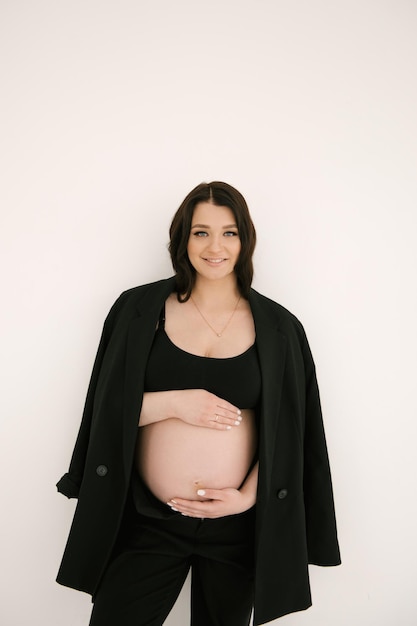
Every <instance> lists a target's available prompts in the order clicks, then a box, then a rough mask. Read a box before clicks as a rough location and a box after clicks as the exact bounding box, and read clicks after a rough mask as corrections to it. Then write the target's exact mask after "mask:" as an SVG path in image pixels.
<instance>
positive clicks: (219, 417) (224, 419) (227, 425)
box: [209, 413, 242, 430]
mask: <svg viewBox="0 0 417 626" xmlns="http://www.w3.org/2000/svg"><path fill="white" fill-rule="evenodd" d="M209 421H210V422H211V426H212V427H213V428H219V429H220V430H230V429H231V428H232V427H233V426H240V424H241V422H242V416H241V415H234V416H233V417H231V416H230V415H224V414H223V413H216V414H215V415H214V416H213V417H212V418H211V419H210V420H209Z"/></svg>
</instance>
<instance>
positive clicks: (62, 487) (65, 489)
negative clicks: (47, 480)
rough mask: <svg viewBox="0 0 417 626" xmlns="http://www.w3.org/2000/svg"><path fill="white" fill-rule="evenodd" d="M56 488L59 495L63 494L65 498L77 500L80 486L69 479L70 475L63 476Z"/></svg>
mask: <svg viewBox="0 0 417 626" xmlns="http://www.w3.org/2000/svg"><path fill="white" fill-rule="evenodd" d="M56 487H57V489H58V491H59V493H62V494H64V496H67V498H78V494H79V491H80V485H79V483H78V482H76V481H75V480H74V479H73V478H71V476H70V474H68V473H67V474H64V475H63V477H62V478H61V480H59V481H58V482H57V484H56Z"/></svg>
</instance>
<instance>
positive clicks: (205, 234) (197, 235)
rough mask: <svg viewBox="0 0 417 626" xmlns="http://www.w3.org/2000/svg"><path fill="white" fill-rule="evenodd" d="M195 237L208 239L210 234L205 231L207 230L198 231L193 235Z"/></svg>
mask: <svg viewBox="0 0 417 626" xmlns="http://www.w3.org/2000/svg"><path fill="white" fill-rule="evenodd" d="M193 235H194V236H195V237H207V236H208V233H206V231H205V230H196V231H195V232H194V233H193Z"/></svg>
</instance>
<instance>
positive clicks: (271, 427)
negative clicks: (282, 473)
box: [249, 290, 287, 496]
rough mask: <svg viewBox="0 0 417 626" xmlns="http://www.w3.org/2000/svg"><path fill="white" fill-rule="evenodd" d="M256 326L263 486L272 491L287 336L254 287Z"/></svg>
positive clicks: (252, 291) (261, 484)
mask: <svg viewBox="0 0 417 626" xmlns="http://www.w3.org/2000/svg"><path fill="white" fill-rule="evenodd" d="M249 301H250V305H251V309H252V314H253V318H254V321H255V329H256V344H257V347H258V356H259V364H260V368H261V374H262V402H261V418H260V433H259V487H260V490H261V493H263V494H265V495H266V496H267V495H268V494H269V490H270V483H271V478H272V471H273V462H274V452H275V442H276V434H277V428H278V420H279V409H280V405H281V398H282V385H283V375H284V369H285V360H286V352H287V337H286V335H285V334H284V333H282V332H281V331H280V329H279V326H278V321H277V318H276V316H275V315H273V314H272V313H271V312H270V308H269V306H267V304H266V303H265V302H264V300H263V298H262V297H261V296H260V295H259V294H258V293H257V292H256V291H254V290H251V295H250V298H249Z"/></svg>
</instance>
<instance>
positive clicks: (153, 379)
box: [145, 307, 261, 409]
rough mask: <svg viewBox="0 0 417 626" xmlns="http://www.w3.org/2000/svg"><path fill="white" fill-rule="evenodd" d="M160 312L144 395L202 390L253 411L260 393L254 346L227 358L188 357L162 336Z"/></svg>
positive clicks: (164, 335)
mask: <svg viewBox="0 0 417 626" xmlns="http://www.w3.org/2000/svg"><path fill="white" fill-rule="evenodd" d="M164 309H165V307H164ZM164 309H163V311H162V312H161V317H160V320H159V326H158V330H157V331H156V333H155V339H154V342H153V344H152V349H151V353H150V355H149V359H148V364H147V368H146V375H145V391H169V390H172V389H206V390H207V391H210V392H211V393H214V394H216V396H219V397H220V398H224V399H225V400H227V401H228V402H231V403H232V404H234V405H235V406H236V407H238V408H240V409H253V408H255V406H256V405H257V404H258V401H259V398H260V391H261V372H260V369H259V361H258V354H257V350H256V346H255V344H253V345H252V346H251V347H250V348H248V349H247V350H245V352H243V353H242V354H239V355H237V356H233V357H229V358H213V357H204V356H197V355H195V354H191V353H190V352H186V351H185V350H182V349H181V348H179V347H178V346H176V345H175V344H174V343H172V341H171V340H170V338H169V337H168V335H167V334H166V332H165V310H164Z"/></svg>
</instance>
